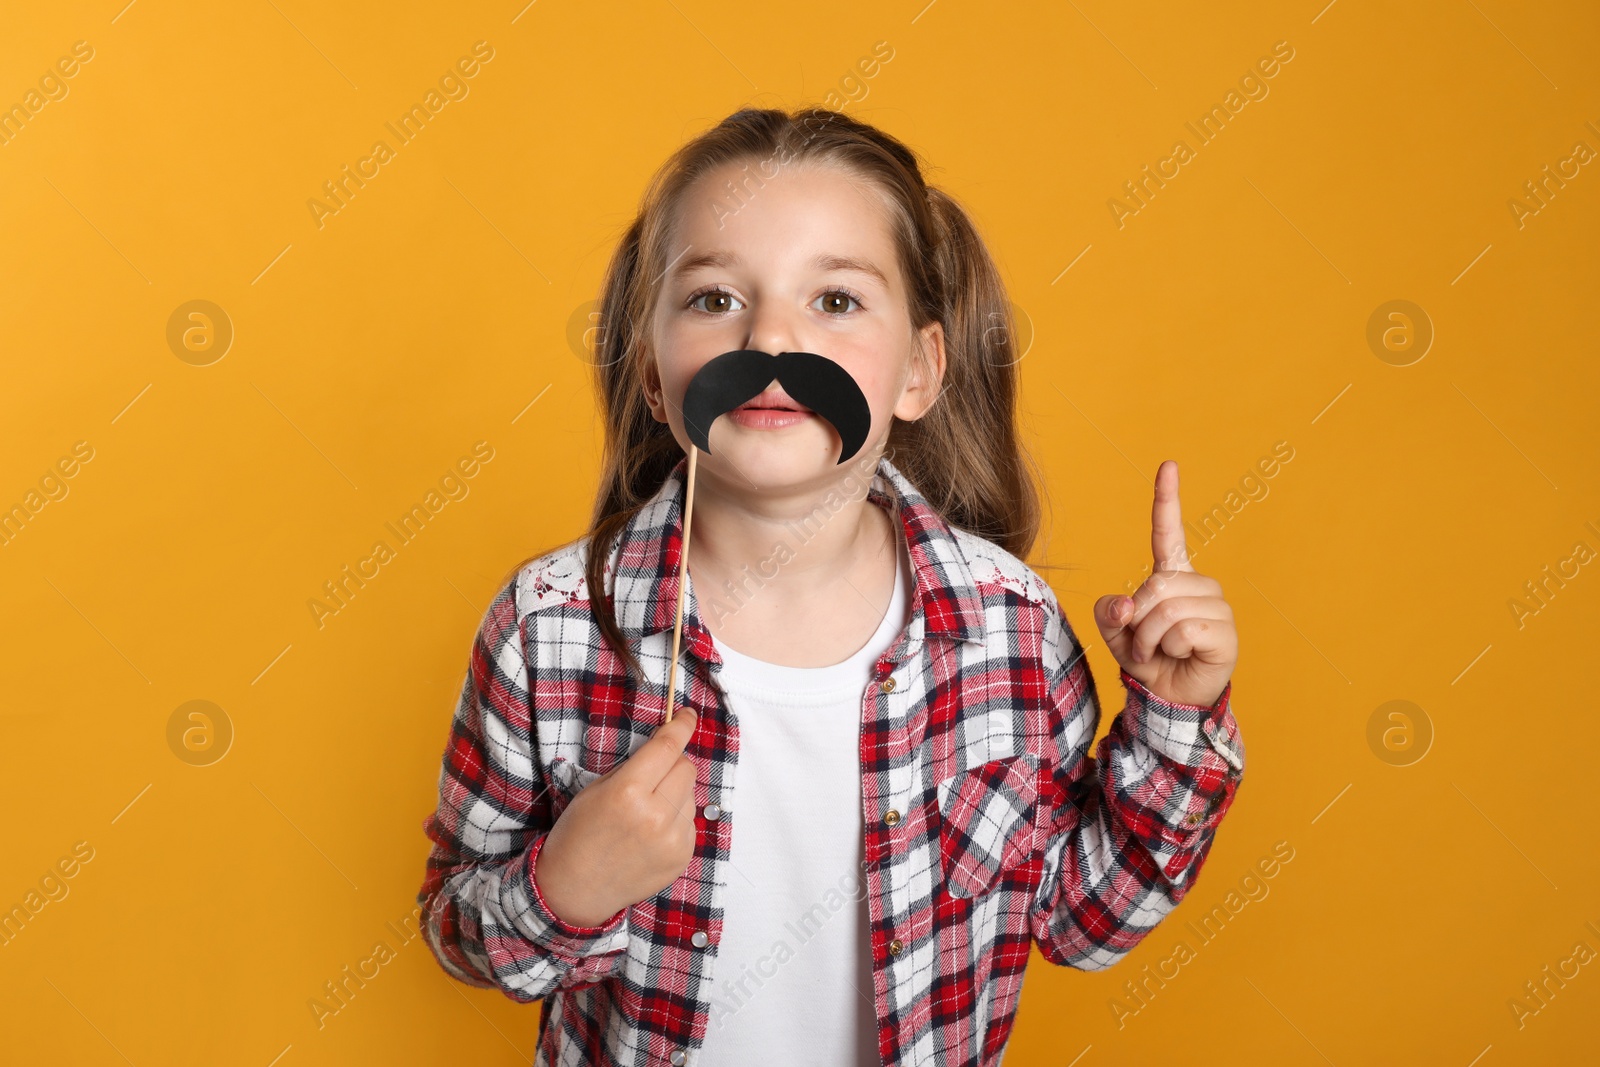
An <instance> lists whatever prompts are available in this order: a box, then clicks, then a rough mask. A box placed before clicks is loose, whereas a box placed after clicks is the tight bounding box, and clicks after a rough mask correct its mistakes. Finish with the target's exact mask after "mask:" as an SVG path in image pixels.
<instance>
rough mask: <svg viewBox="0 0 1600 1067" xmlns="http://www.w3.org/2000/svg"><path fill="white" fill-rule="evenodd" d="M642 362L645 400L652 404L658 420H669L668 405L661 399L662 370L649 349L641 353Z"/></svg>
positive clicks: (642, 384) (642, 383)
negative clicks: (651, 356) (652, 357)
mask: <svg viewBox="0 0 1600 1067" xmlns="http://www.w3.org/2000/svg"><path fill="white" fill-rule="evenodd" d="M640 363H641V365H642V366H643V368H644V370H643V371H642V372H641V377H642V379H643V380H642V382H641V383H640V384H641V387H642V390H643V392H644V402H645V403H646V404H648V405H650V414H651V415H653V416H654V417H655V420H656V421H657V422H666V421H667V406H666V404H665V403H664V402H663V401H662V399H661V372H660V368H658V367H657V366H656V361H655V360H653V359H651V358H650V353H649V352H648V351H645V352H642V353H640Z"/></svg>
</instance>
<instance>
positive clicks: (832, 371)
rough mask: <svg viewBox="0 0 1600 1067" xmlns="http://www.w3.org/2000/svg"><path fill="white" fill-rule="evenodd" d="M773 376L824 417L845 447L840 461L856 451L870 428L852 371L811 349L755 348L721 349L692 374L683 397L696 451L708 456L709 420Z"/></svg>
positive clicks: (866, 408)
mask: <svg viewBox="0 0 1600 1067" xmlns="http://www.w3.org/2000/svg"><path fill="white" fill-rule="evenodd" d="M773 379H777V381H778V384H779V385H781V386H783V390H784V392H786V393H788V394H789V395H790V396H791V397H793V398H794V400H795V401H796V402H798V403H801V404H804V405H805V406H806V407H808V408H810V409H811V410H812V411H813V412H815V413H816V414H817V415H818V416H820V417H822V418H824V419H826V420H828V422H829V423H830V424H832V426H833V428H834V429H835V430H836V431H838V434H839V440H840V442H841V444H842V445H843V447H842V449H841V450H840V452H839V462H840V463H843V462H844V461H845V460H847V459H849V458H850V457H851V456H853V455H855V454H856V453H857V452H858V451H860V449H861V446H862V445H863V444H865V443H866V440H867V431H868V429H870V428H871V426H872V409H871V407H870V406H868V404H867V398H866V394H864V393H862V391H861V387H860V386H859V385H857V384H856V380H855V379H854V378H852V377H850V372H849V371H847V370H845V369H844V368H843V367H841V366H839V364H837V363H835V362H834V361H833V360H831V359H829V358H827V357H826V356H819V355H817V354H816V353H815V352H780V353H778V354H777V355H775V356H774V355H771V354H769V353H766V352H762V351H760V350H758V349H753V348H741V349H737V350H735V351H732V352H724V353H722V355H720V356H717V357H716V358H715V359H713V360H711V362H709V363H707V364H706V365H705V366H703V367H701V368H700V369H699V370H698V371H696V372H695V375H694V377H693V378H690V379H689V388H688V390H687V392H685V394H684V397H683V428H684V431H685V432H687V433H688V435H689V440H691V441H693V442H694V444H695V447H696V448H698V449H700V451H702V452H704V453H706V454H707V455H710V454H711V424H712V423H713V422H716V421H717V419H718V418H719V417H720V416H722V415H725V414H727V413H728V412H730V411H732V410H733V409H734V408H737V407H739V406H740V405H741V404H744V403H745V402H746V401H748V400H753V399H755V397H757V396H759V395H760V394H761V393H762V392H763V391H765V390H766V388H767V386H768V385H770V384H771V383H772V381H773Z"/></svg>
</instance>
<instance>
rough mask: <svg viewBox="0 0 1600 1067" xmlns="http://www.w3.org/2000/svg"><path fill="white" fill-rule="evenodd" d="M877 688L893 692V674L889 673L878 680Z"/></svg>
mask: <svg viewBox="0 0 1600 1067" xmlns="http://www.w3.org/2000/svg"><path fill="white" fill-rule="evenodd" d="M878 688H879V689H882V690H883V691H884V692H885V693H892V692H894V675H892V674H891V675H890V676H889V677H887V678H885V679H884V680H883V681H882V682H880V683H879V684H878Z"/></svg>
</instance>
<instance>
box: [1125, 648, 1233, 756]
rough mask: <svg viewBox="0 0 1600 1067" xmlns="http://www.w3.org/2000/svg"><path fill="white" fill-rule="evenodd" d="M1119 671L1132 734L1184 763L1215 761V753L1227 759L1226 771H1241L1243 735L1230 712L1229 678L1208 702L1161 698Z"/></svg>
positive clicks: (1127, 674) (1230, 691)
mask: <svg viewBox="0 0 1600 1067" xmlns="http://www.w3.org/2000/svg"><path fill="white" fill-rule="evenodd" d="M1121 675H1122V684H1123V686H1125V687H1126V688H1127V690H1128V702H1127V707H1126V708H1124V710H1123V714H1124V716H1125V717H1126V718H1128V719H1129V720H1131V721H1130V722H1129V724H1128V725H1129V727H1130V728H1131V730H1132V732H1133V736H1134V737H1135V738H1137V739H1138V740H1140V741H1142V742H1144V744H1145V745H1147V746H1148V747H1149V748H1151V749H1153V750H1154V751H1155V752H1157V753H1158V754H1160V755H1162V756H1165V757H1166V758H1167V759H1169V760H1172V761H1173V762H1174V763H1179V764H1182V765H1183V766H1185V767H1203V766H1205V765H1206V764H1207V763H1211V762H1214V756H1213V754H1215V756H1220V757H1221V758H1222V760H1223V762H1224V763H1225V764H1226V766H1227V768H1228V771H1227V775H1228V777H1230V778H1238V777H1239V776H1240V775H1242V774H1243V773H1244V738H1243V737H1241V736H1240V734H1239V723H1238V720H1237V719H1235V718H1234V717H1233V708H1232V698H1233V680H1232V679H1231V678H1230V679H1229V680H1228V684H1227V685H1225V686H1223V687H1222V693H1221V695H1220V696H1218V697H1217V699H1216V701H1215V702H1214V703H1212V704H1211V705H1210V706H1209V707H1206V706H1203V705H1200V704H1180V703H1176V702H1174V701H1170V700H1164V699H1163V698H1161V697H1159V696H1157V695H1156V694H1155V693H1153V692H1151V691H1150V690H1149V689H1147V688H1145V686H1144V685H1143V683H1141V682H1140V681H1139V680H1138V679H1137V678H1135V677H1134V676H1133V675H1131V674H1129V673H1128V672H1127V671H1126V670H1123V671H1122V672H1121Z"/></svg>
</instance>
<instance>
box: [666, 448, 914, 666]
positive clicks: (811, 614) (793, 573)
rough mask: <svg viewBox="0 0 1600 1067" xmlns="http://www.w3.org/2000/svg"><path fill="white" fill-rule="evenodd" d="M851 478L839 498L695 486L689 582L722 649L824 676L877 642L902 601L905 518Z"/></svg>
mask: <svg viewBox="0 0 1600 1067" xmlns="http://www.w3.org/2000/svg"><path fill="white" fill-rule="evenodd" d="M849 473H850V472H849V468H848V467H847V468H844V469H843V470H841V472H840V480H839V484H837V485H835V486H833V487H831V491H830V487H826V486H825V487H823V488H821V489H820V491H819V490H818V489H817V488H815V487H810V486H808V487H807V488H806V489H805V490H803V491H796V492H793V493H781V492H765V493H752V492H751V491H749V487H748V485H747V484H746V485H744V486H742V487H741V486H740V485H723V484H721V483H719V482H718V481H717V480H715V479H708V478H704V477H697V478H696V484H695V500H694V519H693V523H694V524H693V527H692V528H691V532H690V539H689V573H690V581H691V582H692V583H693V585H694V589H695V596H696V599H697V601H698V604H699V608H700V617H701V621H702V622H703V623H704V624H705V625H706V627H707V628H708V629H710V631H711V632H712V634H713V635H714V636H715V637H716V638H717V640H718V641H721V642H722V643H724V644H725V645H727V646H729V647H731V648H734V649H736V650H738V651H740V652H743V653H745V654H746V655H750V656H754V657H756V658H758V659H763V660H766V661H768V662H771V663H778V664H782V665H784V666H791V667H822V666H829V665H831V664H834V663H838V662H840V661H842V660H844V659H847V658H849V657H850V656H851V655H852V654H853V653H855V652H856V651H857V650H859V649H860V648H861V646H862V645H863V644H864V643H865V642H866V641H867V639H868V638H870V637H871V636H872V634H873V632H874V631H875V630H876V629H877V627H878V624H879V623H880V622H882V620H883V614H884V612H885V611H886V610H887V608H888V604H889V601H890V599H891V597H892V595H893V593H894V577H895V574H894V568H895V565H896V541H895V539H896V537H897V536H898V534H897V532H896V530H895V525H896V523H897V522H898V517H897V516H891V515H890V513H889V512H888V511H887V510H886V509H884V508H882V507H880V506H879V505H877V504H874V503H872V502H871V501H870V500H869V499H868V498H867V492H866V489H867V483H866V482H865V481H863V480H862V479H860V478H856V479H851V478H850V477H849ZM851 490H854V493H855V495H854V496H853V497H852V496H850V495H849V494H850V491H851Z"/></svg>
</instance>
